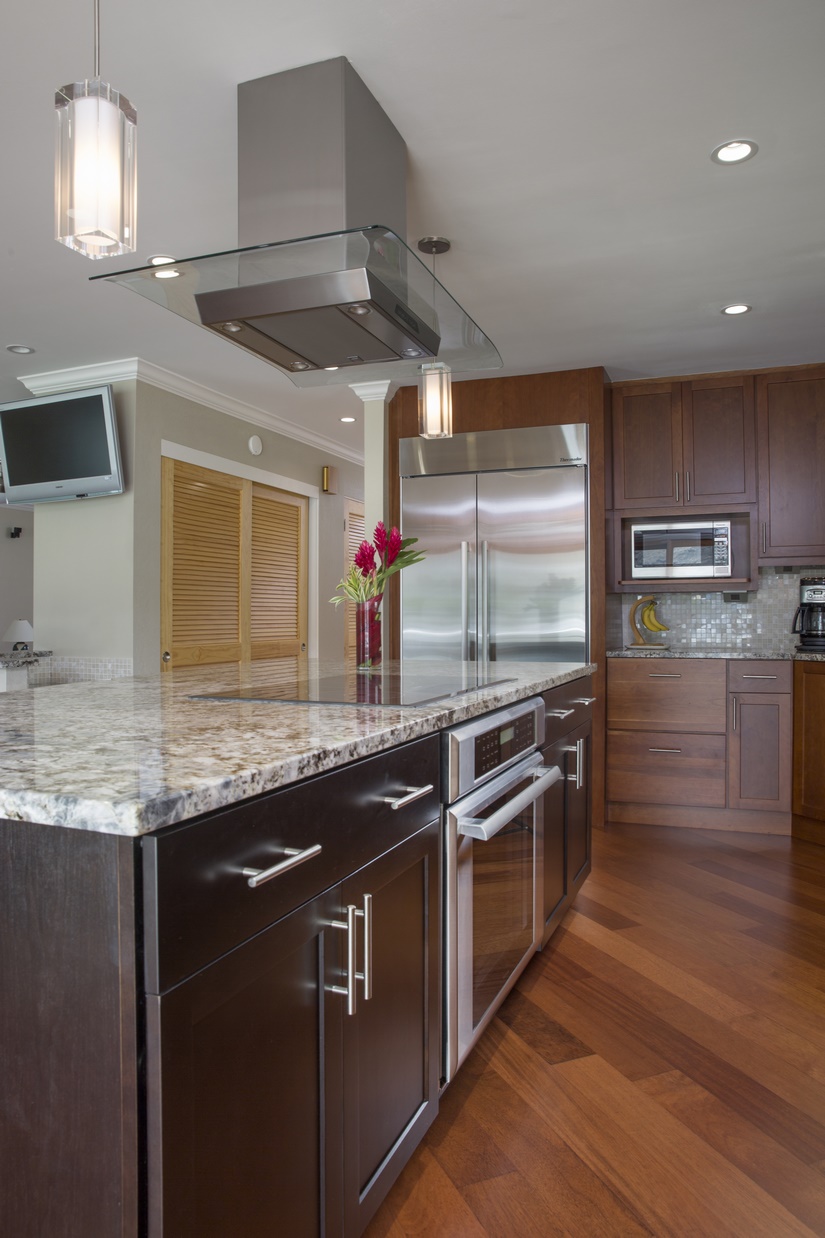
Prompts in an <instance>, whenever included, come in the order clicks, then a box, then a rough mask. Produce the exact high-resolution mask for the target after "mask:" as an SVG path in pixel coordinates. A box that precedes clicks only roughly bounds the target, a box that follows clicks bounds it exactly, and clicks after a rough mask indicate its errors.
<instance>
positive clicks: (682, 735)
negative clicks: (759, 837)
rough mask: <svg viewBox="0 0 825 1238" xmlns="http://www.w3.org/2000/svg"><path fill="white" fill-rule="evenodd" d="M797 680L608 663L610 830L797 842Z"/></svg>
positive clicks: (687, 663)
mask: <svg viewBox="0 0 825 1238" xmlns="http://www.w3.org/2000/svg"><path fill="white" fill-rule="evenodd" d="M729 665H730V667H731V668H732V670H731V672H730V673H731V676H732V678H731V688H730V691H729V684H728V666H729ZM757 674H759V675H763V674H770V675H771V676H772V678H771V679H770V680H765V679H759V680H757V679H754V678H749V677H748V676H753V675H757ZM789 676H790V663H782V662H780V663H775V662H761V661H754V662H750V661H743V662H738V661H735V660H731V661H730V663H728V662H727V661H726V660H725V659H722V658H719V659H714V658H706V659H692V658H674V657H662V658H653V657H651V658H647V657H645V658H638V659H633V658H626V659H625V658H612V659H610V660H609V662H608V699H607V717H608V731H607V798H608V807H607V818H608V821H615V822H621V821H626V822H638V823H639V824H643V825H644V824H655V825H681V826H687V827H693V828H706V829H730V830H752V831H757V832H760V833H780V834H786V833H789V831H790V812H789V803H788V800H787V792H788V787H789V783H788V777H789V773H790V747H789V737H790V730H789V722H790V695H789V691H790V678H789ZM768 685H770V687H771V691H770V692H768V691H765V690H764V689H766V688H767V687H768ZM777 685H778V686H779V688H780V690H779V691H775V690H774V689H775V688H776V686H777ZM734 702H735V703H734ZM734 711H735V712H736V729H735V730H734V728H733V717H734ZM729 720H730V725H729Z"/></svg>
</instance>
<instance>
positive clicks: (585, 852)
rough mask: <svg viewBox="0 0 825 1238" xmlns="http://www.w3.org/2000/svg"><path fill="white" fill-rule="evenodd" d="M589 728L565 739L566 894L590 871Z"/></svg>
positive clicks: (573, 889)
mask: <svg viewBox="0 0 825 1238" xmlns="http://www.w3.org/2000/svg"><path fill="white" fill-rule="evenodd" d="M592 730H593V728H592V725H591V723H589V722H588V723H586V724H585V725H584V726H581V727H579V728H578V730H576V731H573V732H572V733H571V734H570V735H569V736H568V741H567V742H568V745H569V747H570V753H569V761H568V770H567V777H566V779H565V794H566V800H567V803H566V806H565V807H566V813H565V825H566V830H565V834H566V842H567V848H566V852H567V855H566V863H567V892H568V894H569V895H573V894H575V892H576V890H577V889H578V887H579V886H580V885H581V883H582V882H583V881H584V879H585V877H586V876H587V874H588V873H589V872H590V759H591V751H592V747H591V745H592Z"/></svg>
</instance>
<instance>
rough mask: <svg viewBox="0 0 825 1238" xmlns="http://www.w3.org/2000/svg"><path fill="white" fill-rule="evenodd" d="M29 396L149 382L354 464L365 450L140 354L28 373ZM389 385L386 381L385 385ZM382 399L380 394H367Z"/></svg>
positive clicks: (26, 385)
mask: <svg viewBox="0 0 825 1238" xmlns="http://www.w3.org/2000/svg"><path fill="white" fill-rule="evenodd" d="M18 381H19V382H21V383H22V384H23V386H24V387H26V388H27V389H28V390H29V391H30V392H31V394H32V395H34V396H41V395H56V394H58V393H59V392H61V391H79V390H80V389H81V388H83V387H95V386H101V385H102V384H103V383H118V382H134V381H140V382H144V383H149V384H151V386H153V387H159V388H160V389H161V390H162V391H169V392H171V394H172V395H179V396H182V397H183V398H184V399H185V400H193V401H194V402H195V403H196V404H203V405H205V407H206V408H214V409H217V411H218V412H219V413H226V414H227V416H229V417H237V418H238V420H239V421H247V422H250V423H251V424H252V425H256V426H262V427H263V428H264V429H266V430H274V431H275V432H276V433H277V434H283V435H284V436H285V437H286V438H292V439H296V440H297V441H298V442H299V443H306V444H308V445H309V446H310V447H317V448H319V449H320V450H321V451H325V452H329V453H331V454H334V455H336V456H340V457H341V459H343V460H350V461H351V462H352V463H353V464H360V465H363V463H364V453H363V451H357V450H356V449H354V448H352V447H344V446H342V445H341V444H340V443H337V442H336V441H335V440H334V439H331V438H327V436H326V435H325V434H316V433H315V432H314V431H313V430H305V429H304V428H303V427H302V426H299V425H295V423H294V422H291V421H286V420H285V419H284V418H283V417H278V416H277V415H276V414H275V413H270V412H266V411H265V410H264V409H262V408H257V407H256V406H255V405H254V404H245V403H244V402H243V401H242V400H235V399H233V398H232V396H227V395H223V394H222V393H221V392H219V391H214V390H213V389H212V388H211V387H205V386H204V385H203V384H202V383H196V382H194V381H193V380H192V379H190V378H184V377H183V376H182V375H180V374H175V373H173V372H172V370H165V369H163V367H162V366H159V365H153V364H152V362H151V361H144V360H142V358H140V357H125V358H122V359H121V360H119V361H102V362H100V363H98V364H96V365H78V366H74V367H72V368H71V369H67V370H49V371H47V372H45V373H43V374H27V375H26V376H25V377H23V378H20V379H19V380H18ZM363 385H364V386H376V387H384V386H385V384H384V383H374V384H366V383H365V384H363ZM387 385H388V384H387ZM370 398H373V399H375V398H383V397H375V396H373V397H370Z"/></svg>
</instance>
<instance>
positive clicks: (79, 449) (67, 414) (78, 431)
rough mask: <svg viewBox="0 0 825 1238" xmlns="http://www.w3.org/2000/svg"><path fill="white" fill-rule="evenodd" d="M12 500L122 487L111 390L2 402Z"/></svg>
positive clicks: (0, 461)
mask: <svg viewBox="0 0 825 1238" xmlns="http://www.w3.org/2000/svg"><path fill="white" fill-rule="evenodd" d="M0 465H2V469H3V479H4V482H5V491H6V501H7V502H8V503H55V502H59V501H61V500H63V499H92V498H99V497H101V496H102V495H106V494H120V493H122V491H123V474H122V471H121V466H120V448H119V445H118V437H117V421H116V419H115V407H114V401H113V399H112V389H111V387H109V386H106V387H93V388H89V389H88V390H86V391H71V392H67V393H65V394H63V395H50V396H44V397H42V398H41V399H36V400H18V401H15V402H14V403H11V404H0Z"/></svg>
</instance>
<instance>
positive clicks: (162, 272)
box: [153, 267, 180, 279]
mask: <svg viewBox="0 0 825 1238" xmlns="http://www.w3.org/2000/svg"><path fill="white" fill-rule="evenodd" d="M153 275H154V277H155V279H177V278H178V276H179V275H180V271H176V270H175V269H174V267H160V268H159V269H158V270H157V271H154V272H153Z"/></svg>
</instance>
